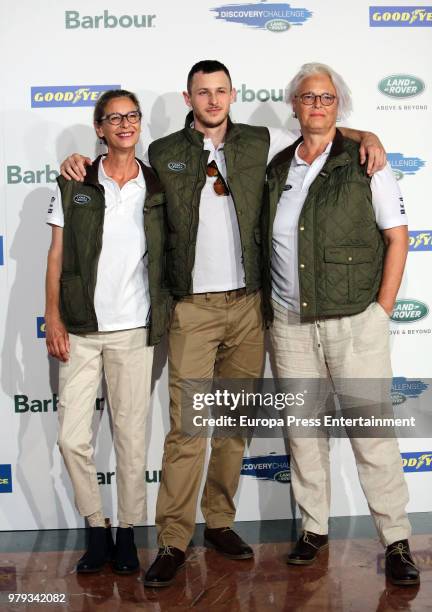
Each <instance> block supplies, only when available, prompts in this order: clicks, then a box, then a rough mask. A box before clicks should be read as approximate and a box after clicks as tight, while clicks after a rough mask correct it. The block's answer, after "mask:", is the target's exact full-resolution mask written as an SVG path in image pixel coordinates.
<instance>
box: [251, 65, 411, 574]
mask: <svg viewBox="0 0 432 612" xmlns="http://www.w3.org/2000/svg"><path fill="white" fill-rule="evenodd" d="M287 100H288V102H289V103H290V104H291V105H292V108H293V110H294V114H295V116H296V117H297V118H298V120H299V122H300V127H301V133H302V135H301V138H299V139H298V140H297V142H295V143H294V144H293V145H291V146H289V147H288V148H287V149H285V150H284V151H282V152H280V153H279V154H278V155H276V157H274V158H273V160H272V161H271V162H270V164H269V167H268V171H267V177H268V190H267V193H268V197H267V201H266V202H265V209H264V219H265V225H266V227H265V228H264V234H263V235H264V236H267V237H268V239H267V242H266V244H265V250H266V255H267V265H266V270H267V274H266V275H267V277H268V279H270V278H271V287H270V286H269V287H268V292H267V294H268V296H270V294H271V298H272V299H271V300H268V308H269V315H268V320H269V322H271V321H272V320H273V319H274V320H273V327H272V330H271V337H272V343H273V348H274V353H275V364H276V370H277V376H278V378H279V379H282V378H284V379H290V378H291V379H295V378H297V379H322V380H328V382H329V384H330V385H334V388H335V390H338V387H337V384H336V383H335V381H337V380H339V381H347V379H355V378H357V379H358V378H363V379H368V378H369V379H382V380H383V381H385V380H387V381H390V380H391V377H392V372H391V362H390V348H389V317H390V315H391V313H392V309H393V305H394V302H395V299H396V295H397V292H398V289H399V286H400V283H401V279H402V274H403V271H404V266H405V259H406V255H407V250H408V232H407V221H406V215H405V209H404V206H403V200H402V197H401V194H400V191H399V187H398V185H397V183H396V180H395V178H394V176H393V174H392V171H391V168H390V167H389V166H388V164H387V166H386V167H385V168H384V169H383V170H381V171H379V172H377V173H376V174H374V175H373V177H372V178H370V177H369V176H367V173H366V172H365V170H364V168H363V167H362V166H361V165H360V163H359V154H358V145H357V144H356V143H355V142H354V141H353V140H350V139H349V138H346V137H344V136H343V135H342V134H341V132H340V131H339V130H337V129H336V121H337V119H338V116H339V115H343V116H345V117H346V115H347V114H348V113H349V112H350V110H351V96H350V91H349V89H348V87H347V85H346V84H345V81H344V80H343V79H342V77H341V76H340V75H338V74H337V73H336V72H335V71H334V70H333V69H332V68H330V67H329V66H326V65H325V64H317V63H312V64H305V65H304V66H302V67H301V69H300V71H299V72H298V73H297V74H296V76H295V77H294V78H293V79H292V81H291V82H290V84H289V85H288V88H287ZM269 285H270V283H269ZM339 388H340V387H339ZM339 397H341V396H339ZM386 401H387V400H386ZM303 433H304V432H303ZM366 435H367V434H366ZM350 442H351V446H352V448H353V451H354V455H355V459H356V462H357V469H358V473H359V478H360V482H361V485H362V488H363V491H364V493H365V496H366V499H367V501H368V504H369V508H370V510H371V513H372V516H373V518H374V521H375V524H376V527H377V530H378V532H379V536H380V539H381V541H382V543H383V544H384V545H385V546H386V573H387V576H388V577H389V579H390V580H391V581H392V582H393V583H394V584H397V585H414V584H418V583H419V573H418V570H417V568H416V567H415V565H414V563H413V560H412V557H411V554H410V549H409V545H408V537H409V535H410V533H411V529H410V524H409V521H408V517H407V514H406V510H405V507H406V504H407V502H408V489H407V486H406V483H405V480H404V475H403V470H402V460H401V456H400V451H399V447H398V443H397V440H396V439H395V438H394V437H387V438H383V437H350ZM290 447H291V474H292V486H293V491H294V495H295V498H296V501H297V503H298V505H299V508H300V512H301V515H302V522H303V534H302V536H301V537H300V539H299V540H298V542H297V544H296V546H295V548H294V550H293V551H292V553H291V554H290V555H289V558H288V563H290V564H293V565H309V564H311V563H313V562H314V561H315V559H316V557H317V555H318V554H319V553H320V552H322V551H323V550H324V549H325V548H327V547H328V535H327V534H328V518H329V514H330V464H329V439H328V437H326V436H318V435H316V436H315V437H312V436H309V437H305V436H304V435H303V436H302V437H300V436H293V435H291V436H290Z"/></svg>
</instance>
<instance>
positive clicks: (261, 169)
mask: <svg viewBox="0 0 432 612" xmlns="http://www.w3.org/2000/svg"><path fill="white" fill-rule="evenodd" d="M192 121H193V115H192V114H191V113H190V114H189V115H188V116H187V118H186V126H185V128H184V129H183V130H180V131H179V132H175V133H174V134H170V135H169V136H165V137H164V138H160V139H159V140H155V141H154V142H153V143H152V144H151V145H150V147H149V159H150V164H151V165H152V167H153V169H154V170H155V172H156V173H157V175H158V177H159V179H160V181H161V183H162V185H163V187H164V190H165V193H166V197H167V219H168V229H169V233H168V247H167V249H168V250H167V275H168V284H169V286H170V289H171V292H172V293H173V294H174V295H177V296H182V295H187V294H189V293H191V292H192V289H193V288H192V270H193V267H194V263H195V246H196V237H197V231H198V221H199V204H200V196H201V190H202V189H203V187H204V185H205V182H206V165H207V160H208V156H209V151H205V150H204V149H203V140H204V135H203V134H202V133H201V132H198V131H197V130H194V129H193V128H191V127H189V126H190V124H191V122H192ZM269 144H270V137H269V132H268V130H267V128H262V127H253V126H250V125H243V124H238V123H237V124H234V123H232V122H231V121H229V122H228V130H227V133H226V139H225V143H224V154H225V161H226V167H227V182H228V186H229V189H230V191H231V194H232V197H233V200H234V205H235V209H236V213H237V219H238V223H239V228H240V238H241V244H242V251H243V265H244V270H245V283H246V290H247V291H248V292H251V291H254V290H256V289H259V288H260V287H261V272H262V260H261V244H260V243H261V233H260V231H261V230H260V215H261V205H262V193H263V188H264V183H265V170H266V164H267V155H268V150H269Z"/></svg>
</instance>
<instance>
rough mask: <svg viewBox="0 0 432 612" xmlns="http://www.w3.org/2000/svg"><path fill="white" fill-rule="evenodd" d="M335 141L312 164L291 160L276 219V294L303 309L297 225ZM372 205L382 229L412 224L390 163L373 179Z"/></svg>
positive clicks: (284, 302) (294, 307)
mask: <svg viewBox="0 0 432 612" xmlns="http://www.w3.org/2000/svg"><path fill="white" fill-rule="evenodd" d="M331 144H332V143H331V142H330V143H329V144H328V145H327V148H326V149H325V151H324V152H323V153H322V154H321V155H320V156H319V157H317V158H316V159H315V160H314V161H313V162H312V163H311V164H308V163H307V162H305V161H304V160H303V159H301V157H299V155H298V149H299V147H300V145H299V146H298V147H297V149H296V151H295V155H294V157H293V160H292V162H291V166H290V169H289V173H288V178H287V181H286V184H285V190H284V191H283V192H282V196H281V198H280V200H279V203H278V206H277V211H276V216H275V219H274V223H273V250H272V262H271V269H272V297H273V299H274V300H275V301H276V302H278V304H280V305H281V306H284V307H285V308H288V309H289V310H292V311H294V312H297V313H300V292H299V278H298V238H297V227H298V220H299V217H300V213H301V211H302V208H303V204H304V203H305V200H306V197H307V194H308V191H309V187H310V186H311V184H312V183H313V181H314V180H315V178H316V177H317V176H318V174H319V172H320V171H321V169H322V167H323V166H324V164H325V162H326V160H327V157H328V155H329V153H330V149H331ZM370 186H371V191H372V206H373V208H374V211H375V216H376V222H377V226H378V228H379V229H380V230H385V229H390V228H392V227H397V226H399V225H408V220H407V216H406V214H405V208H404V204H403V198H402V195H401V192H400V189H399V185H398V183H397V181H396V179H395V177H394V174H393V171H392V169H391V167H390V166H389V164H387V165H386V166H385V168H383V170H380V171H379V172H376V173H375V174H374V175H373V176H372V179H371V183H370Z"/></svg>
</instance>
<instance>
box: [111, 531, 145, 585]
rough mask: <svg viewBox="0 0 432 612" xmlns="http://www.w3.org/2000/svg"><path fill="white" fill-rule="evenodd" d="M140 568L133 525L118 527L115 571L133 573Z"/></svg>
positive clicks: (117, 572) (114, 562)
mask: <svg viewBox="0 0 432 612" xmlns="http://www.w3.org/2000/svg"><path fill="white" fill-rule="evenodd" d="M139 568H140V564H139V560H138V554H137V549H136V546H135V541H134V531H133V527H117V535H116V546H115V554H114V561H113V571H114V572H115V573H116V574H133V573H134V572H137V571H138V570H139Z"/></svg>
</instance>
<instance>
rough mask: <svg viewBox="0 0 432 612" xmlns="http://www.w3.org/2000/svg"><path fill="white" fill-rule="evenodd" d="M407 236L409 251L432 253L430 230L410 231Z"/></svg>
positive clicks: (431, 231) (431, 233) (431, 232)
mask: <svg viewBox="0 0 432 612" xmlns="http://www.w3.org/2000/svg"><path fill="white" fill-rule="evenodd" d="M408 235H409V246H408V248H409V250H410V251H432V230H412V231H409V232H408Z"/></svg>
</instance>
